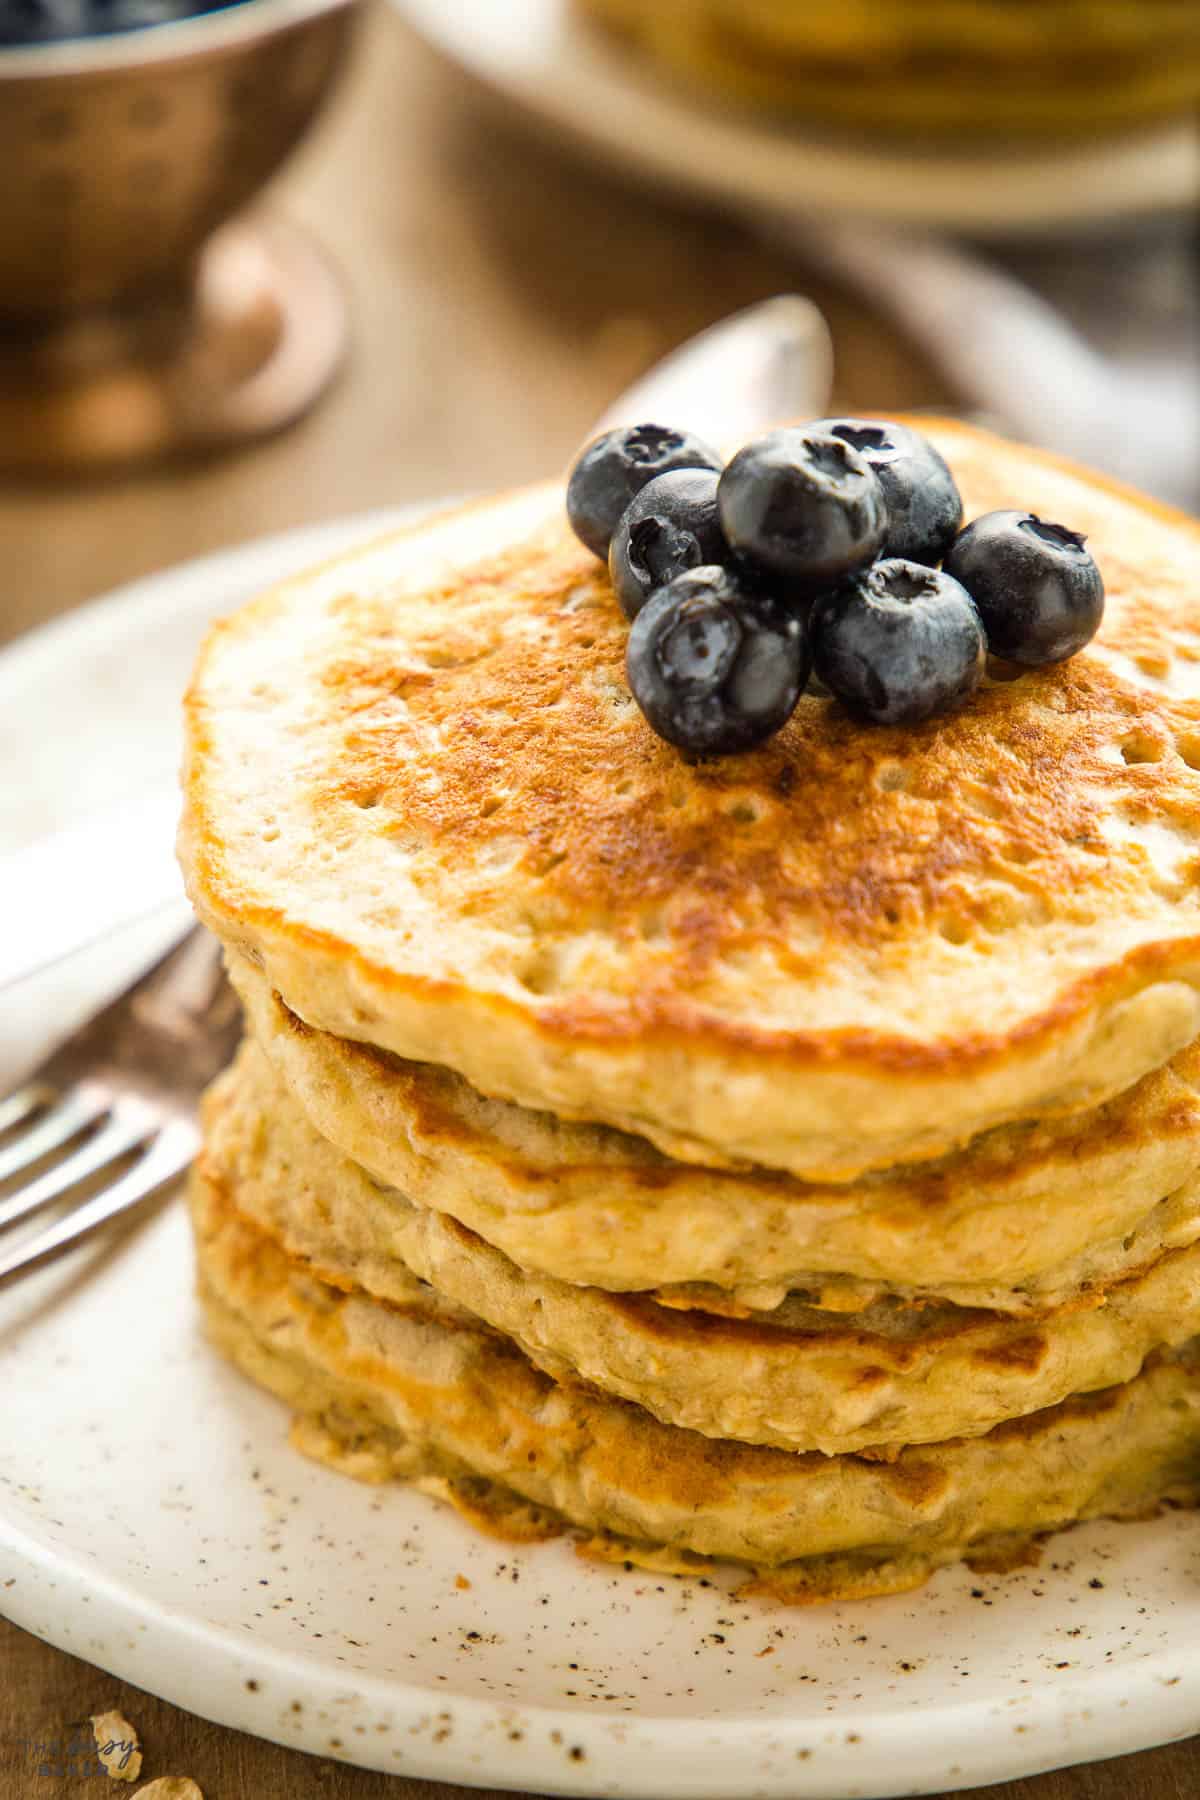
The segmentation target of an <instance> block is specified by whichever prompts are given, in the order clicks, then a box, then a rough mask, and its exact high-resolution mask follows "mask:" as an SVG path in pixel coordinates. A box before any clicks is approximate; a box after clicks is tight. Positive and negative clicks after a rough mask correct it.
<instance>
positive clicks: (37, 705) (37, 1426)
mask: <svg viewBox="0 0 1200 1800" xmlns="http://www.w3.org/2000/svg"><path fill="white" fill-rule="evenodd" d="M380 523H381V521H380V520H379V519H378V518H375V519H373V520H371V521H368V522H364V521H362V520H358V521H349V522H346V523H343V524H340V525H334V526H326V527H322V528H320V529H318V530H315V531H306V532H300V533H294V534H290V535H288V536H286V537H282V538H277V539H274V540H271V541H268V542H265V543H262V544H254V545H249V546H247V547H246V548H244V549H241V550H237V551H234V552H232V553H224V554H221V555H218V556H215V557H209V558H207V559H205V561H204V562H202V563H197V564H191V565H189V566H187V567H184V568H181V569H178V570H176V571H174V572H173V573H169V574H166V575H161V576H157V577H154V578H153V579H151V580H149V581H143V582H141V583H139V584H138V585H137V586H135V587H133V588H130V589H127V590H125V591H124V592H123V593H121V594H117V595H114V596H112V597H111V598H110V599H108V600H105V601H102V602H99V603H97V604H95V605H93V606H91V607H88V608H85V609H83V610H82V611H80V612H77V613H75V614H73V615H71V616H69V617H67V618H65V619H63V620H61V621H59V622H58V623H56V624H54V625H51V626H48V627H47V628H46V629H45V630H44V631H41V632H39V633H36V634H34V635H32V636H30V637H28V638H26V639H24V640H23V641H21V642H19V643H17V644H16V645H15V646H14V647H12V648H11V649H9V650H8V651H7V652H6V653H5V654H4V655H3V656H0V766H3V767H4V768H5V769H6V770H10V769H14V768H18V769H20V770H21V771H22V779H21V780H20V781H19V782H6V783H5V784H4V785H3V788H2V789H0V854H2V853H3V851H4V850H6V849H8V848H10V847H15V846H16V845H18V844H20V843H24V842H27V841H28V840H29V839H30V837H32V836H33V835H35V834H36V833H37V832H40V831H44V830H51V829H54V828H55V827H60V826H66V825H69V824H71V823H72V822H73V821H77V820H78V819H79V818H80V816H81V815H83V814H85V813H87V812H89V811H93V810H94V809H96V808H98V807H101V806H104V805H107V804H111V803H112V802H113V800H114V799H115V798H117V797H118V795H119V793H120V792H122V791H140V790H141V788H142V787H144V786H145V785H153V784H156V783H162V782H164V781H166V780H169V779H170V776H171V773H172V771H173V769H174V765H175V761H176V757H177V742H178V727H177V718H178V705H179V696H180V691H181V688H182V686H183V682H184V679H185V677H186V673H187V670H188V667H189V665H190V663H191V659H192V656H193V654H194V650H195V646H196V643H197V641H198V639H199V636H200V632H201V630H202V628H203V625H204V624H205V622H206V621H207V620H208V618H209V617H211V616H212V615H213V614H214V613H219V612H222V611H225V610H227V609H228V608H229V607H230V606H232V605H234V604H236V603H237V602H238V601H239V600H241V599H242V598H243V597H245V596H246V595H248V594H249V593H251V592H252V591H254V590H255V589H256V588H258V587H260V586H262V585H264V584H265V583H267V582H269V581H270V580H272V579H274V578H275V577H277V576H278V575H281V574H283V573H285V572H287V571H289V570H291V569H294V568H296V567H298V566H300V565H301V564H303V563H306V562H309V561H312V560H315V559H316V558H318V557H320V556H323V555H326V554H329V553H332V552H333V551H334V550H336V549H338V548H339V547H341V546H342V545H343V544H345V543H347V542H349V541H351V540H353V539H355V538H357V537H361V536H364V535H367V534H368V533H369V532H370V531H372V530H374V529H377V528H378V527H379V525H380ZM161 929H162V928H161V925H160V926H159V927H158V930H159V931H160V932H161ZM152 936H153V931H152V930H151V928H139V930H137V931H135V932H133V933H132V934H126V937H125V938H124V939H122V940H120V941H118V942H115V943H113V944H111V945H102V946H100V947H99V949H98V950H97V951H95V952H92V953H89V955H88V956H86V957H85V958H83V959H82V960H81V961H80V962H79V963H78V964H71V965H69V966H66V967H63V968H59V969H56V970H53V971H51V972H50V975H49V976H48V977H47V978H45V980H44V981H43V982H41V983H39V984H37V992H36V993H34V992H32V991H30V992H28V993H26V994H24V995H22V991H21V990H19V989H18V990H16V992H15V993H7V994H0V1081H2V1080H3V1078H4V1074H5V1073H6V1072H7V1074H8V1075H10V1076H11V1075H13V1074H15V1073H16V1071H17V1068H18V1065H19V1064H20V1063H21V1061H22V1060H26V1059H27V1058H28V1057H29V1056H30V1055H32V1054H33V1053H34V1051H35V1049H36V1041H37V1040H38V1039H39V1038H40V1039H41V1040H42V1041H44V1040H45V1038H46V1036H47V1034H48V1033H49V1032H50V1031H53V1030H55V1029H57V1028H59V1027H60V1026H62V1025H64V1024H65V1023H66V1022H67V1020H68V1018H69V1017H71V1016H72V1015H75V1014H78V1013H79V1012H81V1011H82V1010H84V1009H86V1007H87V1006H88V1004H89V1002H92V1001H95V1000H96V999H98V998H99V996H100V993H101V991H102V990H103V989H104V988H105V987H106V986H108V987H111V986H112V985H113V984H114V983H118V982H119V981H120V980H121V979H122V978H124V977H126V976H127V975H128V974H129V973H130V972H131V971H132V969H133V967H134V966H135V965H136V963H137V960H138V958H139V957H144V956H146V955H147V954H148V952H149V950H150V948H151V947H152V946H151V941H150V940H151V938H152ZM191 1282H192V1270H191V1253H190V1244H189V1239H188V1231H187V1225H186V1220H185V1218H184V1214H183V1211H182V1208H181V1206H180V1204H179V1203H178V1201H170V1202H168V1203H167V1204H166V1205H165V1206H164V1207H162V1208H160V1209H159V1210H158V1211H157V1212H154V1213H152V1214H151V1215H150V1216H149V1217H146V1218H144V1219H142V1220H141V1221H140V1222H138V1223H135V1224H133V1225H132V1226H130V1225H128V1224H126V1225H125V1226H124V1228H117V1229H115V1230H114V1231H112V1232H110V1233H109V1234H107V1235H105V1236H104V1237H102V1238H97V1239H95V1240H93V1241H91V1242H88V1243H86V1244H84V1245H82V1246H79V1247H77V1248H76V1249H75V1250H74V1251H73V1252H71V1253H70V1254H69V1255H68V1256H66V1257H65V1258H63V1259H61V1260H60V1261H59V1262H57V1263H55V1264H53V1265H51V1266H50V1267H48V1268H46V1269H43V1270H42V1271H40V1272H39V1273H38V1274H37V1275H36V1276H35V1277H30V1278H27V1279H26V1280H25V1281H24V1282H21V1283H19V1284H17V1285H16V1286H10V1287H8V1288H6V1289H2V1290H0V1392H2V1393H3V1395H4V1425H3V1430H2V1431H0V1610H2V1611H3V1612H5V1613H7V1614H8V1615H9V1616H10V1617H11V1618H12V1619H14V1620H15V1621H16V1622H17V1623H18V1624H19V1625H22V1626H24V1627H26V1628H27V1629H28V1630H30V1631H33V1632H36V1633H37V1634H38V1635H40V1636H41V1637H44V1638H46V1639H47V1640H48V1641H49V1642H51V1643H53V1644H57V1645H59V1646H60V1647H61V1648H62V1649H64V1650H67V1651H70V1652H72V1653H74V1654H75V1655H78V1656H81V1657H83V1658H84V1659H85V1660H87V1661H89V1662H92V1663H95V1664H99V1665H100V1666H101V1667H102V1668H105V1669H109V1670H111V1671H113V1672H114V1673H115V1674H118V1675H120V1676H122V1677H124V1678H125V1679H127V1680H129V1681H133V1682H135V1683H137V1684H139V1685H140V1686H142V1687H144V1688H148V1689H150V1690H151V1691H152V1692H154V1693H157V1694H161V1695H162V1696H164V1697H165V1698H166V1699H168V1700H171V1701H173V1702H175V1703H176V1704H178V1705H181V1706H184V1707H187V1708H189V1709H190V1710H191V1711H193V1712H198V1713H201V1714H203V1715H204V1716H205V1717H207V1718H211V1719H215V1720H218V1721H219V1722H221V1723H222V1724H226V1725H230V1726H235V1727H238V1728H240V1729H242V1730H246V1731H251V1732H255V1733H258V1734H259V1735H260V1736H263V1737H267V1738H272V1739H274V1740H276V1741H278V1742H280V1743H284V1744H288V1745H291V1746H294V1747H296V1748H299V1749H303V1750H308V1751H312V1752H317V1753H320V1754H322V1755H325V1756H330V1757H337V1758H343V1759H345V1760H346V1761H348V1762H352V1763H357V1764H361V1765H363V1766H366V1767H370V1768H379V1769H386V1770H392V1771H399V1772H403V1773H406V1774H409V1775H422V1776H430V1777H434V1778H441V1779H443V1780H446V1781H464V1782H471V1783H479V1784H483V1785H486V1786H491V1787H497V1786H498V1787H515V1788H519V1789H524V1790H533V1791H535V1792H539V1793H579V1794H596V1795H621V1796H627V1797H629V1800H655V1797H657V1796H714V1797H719V1800H752V1797H754V1796H760V1795H761V1796H778V1797H779V1800H784V1797H786V1800H817V1797H820V1800H854V1797H858V1800H863V1797H866V1796H881V1795H895V1794H901V1793H906V1794H914V1793H927V1792H941V1791H943V1790H945V1789H947V1788H950V1789H958V1788H961V1787H965V1786H968V1785H971V1784H976V1783H984V1782H991V1781H1000V1780H1005V1779H1009V1778H1012V1777H1015V1776H1019V1775H1024V1774H1028V1773H1031V1772H1034V1771H1036V1770H1040V1769H1044V1768H1049V1767H1052V1766H1055V1765H1058V1764H1062V1763H1070V1762H1081V1761H1086V1760H1088V1759H1090V1758H1095V1757H1101V1756H1111V1755H1115V1754H1117V1753H1119V1752H1122V1751H1132V1750H1137V1749H1141V1748H1143V1747H1145V1746H1148V1745H1151V1744H1156V1743H1161V1742H1164V1741H1166V1740H1168V1739H1170V1738H1173V1737H1181V1736H1185V1735H1187V1734H1189V1733H1191V1732H1193V1731H1195V1730H1197V1729H1198V1728H1200V1516H1198V1515H1185V1514H1167V1515H1166V1516H1164V1517H1162V1518H1160V1519H1157V1520H1153V1521H1150V1522H1148V1523H1145V1524H1139V1525H1126V1526H1106V1525H1099V1526H1092V1527H1088V1528H1087V1529H1084V1530H1081V1531H1076V1532H1070V1533H1067V1534H1064V1535H1062V1536H1060V1537H1058V1538H1057V1539H1055V1540H1053V1541H1052V1542H1051V1544H1050V1545H1049V1546H1048V1548H1047V1551H1046V1554H1045V1559H1044V1561H1043V1563H1042V1566H1041V1567H1040V1568H1039V1569H1036V1570H1032V1571H1026V1572H1023V1573H1018V1574H1013V1575H1009V1576H1003V1577H1000V1576H986V1577H978V1578H977V1577H975V1576H973V1575H971V1574H970V1572H969V1571H967V1570H966V1569H964V1568H956V1569H950V1570H946V1571H944V1572H943V1573H942V1574H940V1575H939V1576H938V1577H937V1578H936V1579H935V1580H934V1581H933V1582H931V1583H930V1585H929V1586H928V1587H927V1588H925V1589H924V1590H923V1591H921V1592H919V1593H917V1594H913V1595H907V1596H904V1597H900V1598H896V1599H890V1600H879V1601H873V1602H867V1603H860V1604H854V1605H840V1606H829V1607H818V1608H814V1609H811V1610H792V1611H788V1610H782V1609H780V1608H777V1607H774V1606H772V1605H771V1604H769V1603H767V1602H764V1601H759V1600H749V1601H744V1602H739V1601H736V1600H734V1599H733V1598H732V1597H731V1594H730V1587H731V1586H732V1583H731V1582H719V1583H717V1584H715V1585H713V1586H708V1585H703V1584H700V1583H697V1582H694V1581H682V1580H674V1579H669V1578H664V1579H661V1580H660V1579H658V1578H656V1577H654V1576H653V1575H647V1574H643V1573H640V1572H633V1573H626V1572H624V1571H623V1570H614V1569H609V1568H605V1567H602V1566H596V1565H592V1564H588V1563H584V1562H582V1561H580V1560H579V1559H578V1558H577V1557H575V1555H574V1554H573V1553H572V1551H571V1550H570V1548H569V1547H568V1546H567V1545H566V1544H564V1543H561V1542H560V1543H552V1544H545V1545H540V1546H536V1547H534V1548H525V1549H521V1550H520V1551H518V1552H514V1551H513V1550H511V1549H509V1548H508V1547H506V1546H504V1545H502V1544H498V1543H496V1542H494V1541H491V1540H489V1539H486V1538H483V1537H481V1536H479V1535H477V1534H476V1533H475V1532H474V1531H472V1530H471V1529H470V1528H469V1527H468V1526H466V1525H465V1524H464V1523H462V1522H461V1521H460V1520H459V1519H458V1517H457V1516H456V1515H455V1514H454V1513H453V1512H451V1511H450V1510H449V1509H447V1508H446V1507H443V1506H441V1505H439V1504H438V1503H436V1502H435V1501H432V1500H429V1499H426V1498H424V1497H422V1496H421V1495H419V1494H417V1493H415V1492H413V1491H411V1490H408V1489H405V1488H403V1487H384V1488H374V1487H364V1486H359V1485H357V1484H355V1483H353V1482H350V1481H347V1480H345V1479H344V1478H342V1477H340V1476H337V1475H334V1474H332V1473H331V1472H330V1471H328V1470H326V1469H322V1468H319V1467H317V1466H315V1465H314V1464H312V1463H309V1462H306V1461H305V1460H304V1459H302V1458H301V1457H299V1456H298V1455H296V1454H295V1453H294V1452H293V1451H292V1450H291V1449H290V1448H289V1447H288V1444H287V1439H286V1426H287V1420H286V1416H285V1413H284V1410H283V1408H282V1407H280V1406H279V1405H278V1404H277V1403H276V1402H275V1401H273V1400H272V1399H271V1398H270V1397H269V1396H267V1395H265V1394H263V1393H261V1392H259V1391H258V1390H257V1389H255V1388H254V1387H252V1386H251V1385H250V1383H249V1382H247V1381H245V1380H243V1379H242V1378H241V1377H240V1376H239V1375H238V1374H236V1373H235V1372H234V1371H233V1370H232V1369H231V1368H230V1367H228V1366H227V1365H226V1364H225V1363H224V1362H223V1361H222V1360H221V1359H220V1358H219V1357H218V1356H216V1355H215V1354H214V1352H212V1351H211V1350H210V1349H209V1348H208V1346H207V1345H206V1343H205V1342H204V1340H203V1338H202V1336H201V1335H200V1332H199V1330H198V1328H197V1322H196V1316H195V1310H194V1306H193V1300H192V1293H191ZM135 1723H136V1721H135ZM26 1751H27V1752H28V1755H29V1756H30V1758H31V1759H36V1750H35V1749H34V1748H29V1747H26V1749H23V1748H22V1746H21V1744H20V1743H18V1744H17V1745H16V1754H17V1756H18V1759H20V1757H21V1756H23V1755H25V1754H26ZM18 1766H20V1763H19V1761H18ZM30 1772H31V1775H32V1773H33V1772H35V1761H33V1760H31V1763H30ZM157 1772H158V1771H157V1770H154V1769H148V1770H147V1773H148V1774H154V1773H157Z"/></svg>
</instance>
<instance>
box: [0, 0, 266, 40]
mask: <svg viewBox="0 0 1200 1800" xmlns="http://www.w3.org/2000/svg"><path fill="white" fill-rule="evenodd" d="M236 3H237V0H0V48H3V47H8V48H18V47H20V46H22V45H25V44H57V43H62V42H64V41H65V40H68V39H70V38H82V37H107V36H108V35H109V34H110V33H111V32H114V31H138V30H140V29H141V28H142V27H143V26H145V25H170V24H173V23H174V22H175V20H177V19H190V18H194V17H195V16H196V15H197V14H198V13H208V12H220V11H222V10H223V9H224V8H225V7H227V6H232V5H235V4H236Z"/></svg>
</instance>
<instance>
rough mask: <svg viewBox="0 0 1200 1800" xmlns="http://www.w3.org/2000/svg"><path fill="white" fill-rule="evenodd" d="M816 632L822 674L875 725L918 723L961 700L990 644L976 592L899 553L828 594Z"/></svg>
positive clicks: (815, 620) (817, 611) (816, 616)
mask: <svg viewBox="0 0 1200 1800" xmlns="http://www.w3.org/2000/svg"><path fill="white" fill-rule="evenodd" d="M810 630H811V633H812V643H813V661H814V664H815V666H816V670H817V673H818V675H820V677H821V679H822V680H823V681H824V682H825V684H826V686H827V687H828V688H829V689H830V691H831V692H832V693H834V694H836V695H837V696H838V698H839V699H840V700H842V701H844V702H845V704H846V705H847V706H848V707H849V708H850V710H851V711H852V712H855V713H858V714H859V715H860V716H861V717H863V718H866V719H870V720H872V721H873V722H874V723H875V724H877V725H912V724H915V723H916V722H917V721H918V720H920V719H927V718H928V717H929V716H930V714H931V713H935V712H943V711H945V710H946V709H947V708H949V707H952V706H957V705H959V704H960V703H961V702H962V701H964V700H966V699H968V698H969V697H970V695H971V694H973V693H974V691H975V689H976V688H977V687H978V686H979V681H980V677H981V676H982V674H983V666H984V656H985V652H986V644H985V642H984V636H983V626H982V625H981V624H980V622H979V614H978V613H977V612H976V610H975V603H974V601H973V600H972V599H971V596H970V594H968V593H967V591H966V589H965V588H964V587H961V586H960V585H959V583H958V582H957V581H954V580H952V579H951V577H950V576H949V575H946V574H944V573H941V572H939V571H938V570H937V569H929V568H926V567H925V566H924V565H923V564H921V563H915V562H904V561H902V560H901V559H900V558H899V557H893V558H889V559H888V560H887V561H885V562H877V563H875V564H874V565H873V566H872V567H871V568H869V569H867V570H865V571H864V572H863V573H862V574H861V575H859V576H857V577H856V578H855V579H854V580H853V581H852V582H850V583H849V584H848V585H847V586H846V587H845V588H843V589H842V590H841V591H840V592H838V593H833V594H827V595H825V596H824V598H823V599H821V600H819V601H818V602H817V605H816V607H815V608H814V609H813V616H812V619H811V622H810Z"/></svg>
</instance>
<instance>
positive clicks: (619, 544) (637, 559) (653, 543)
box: [608, 469, 729, 619]
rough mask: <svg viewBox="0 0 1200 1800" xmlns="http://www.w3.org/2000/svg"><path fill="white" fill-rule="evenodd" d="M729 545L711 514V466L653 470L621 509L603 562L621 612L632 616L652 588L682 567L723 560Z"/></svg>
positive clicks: (713, 489) (713, 478)
mask: <svg viewBox="0 0 1200 1800" xmlns="http://www.w3.org/2000/svg"><path fill="white" fill-rule="evenodd" d="M728 555H729V546H728V545H727V544H726V542H725V538H724V536H723V534H722V531H721V522H720V520H719V519H718V517H717V476H716V474H715V473H714V471H713V470H712V469H672V471H671V473H670V474H669V475H656V476H655V477H654V480H653V481H648V482H647V483H646V485H645V487H644V488H643V489H642V491H641V493H640V494H638V495H637V497H636V499H634V500H633V501H632V502H631V503H630V505H629V506H628V507H627V508H626V509H625V512H624V514H623V516H622V519H621V523H620V524H619V525H618V526H617V529H616V531H615V532H614V533H613V541H612V544H611V545H610V546H609V552H608V568H609V573H610V575H611V576H612V583H613V587H614V588H615V589H616V591H617V599H618V600H619V601H620V602H621V607H622V610H623V611H624V613H625V616H626V618H628V619H635V618H636V617H637V615H638V613H639V612H640V611H641V609H642V607H643V606H644V605H645V603H646V601H647V600H648V599H649V598H650V596H651V594H652V593H653V592H654V590H655V588H660V587H665V585H666V584H667V582H668V581H673V580H674V579H675V577H676V575H682V574H683V572H684V570H685V569H697V568H699V567H700V564H701V563H719V562H724V561H725V560H726V559H727V557H728Z"/></svg>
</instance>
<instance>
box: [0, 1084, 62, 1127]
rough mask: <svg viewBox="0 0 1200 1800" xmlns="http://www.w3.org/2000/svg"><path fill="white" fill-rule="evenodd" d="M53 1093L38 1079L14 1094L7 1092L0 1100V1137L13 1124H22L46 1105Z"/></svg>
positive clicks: (51, 1098)
mask: <svg viewBox="0 0 1200 1800" xmlns="http://www.w3.org/2000/svg"><path fill="white" fill-rule="evenodd" d="M53 1098H54V1095H53V1094H52V1093H51V1091H50V1089H49V1088H48V1087H43V1086H42V1084H41V1082H40V1081H30V1082H28V1083H27V1084H26V1085H25V1086H24V1087H23V1088H18V1089H17V1091H16V1093H15V1094H7V1095H6V1096H5V1098H4V1099H3V1100H0V1137H2V1136H3V1135H4V1133H5V1132H6V1131H12V1129H13V1128H14V1126H17V1125H23V1124H24V1123H25V1120H26V1119H28V1118H29V1117H30V1116H31V1115H32V1114H33V1113H35V1112H40V1111H41V1110H42V1108H43V1107H45V1106H48V1105H49V1104H50V1102H51V1100H53Z"/></svg>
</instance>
